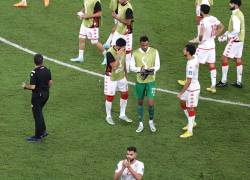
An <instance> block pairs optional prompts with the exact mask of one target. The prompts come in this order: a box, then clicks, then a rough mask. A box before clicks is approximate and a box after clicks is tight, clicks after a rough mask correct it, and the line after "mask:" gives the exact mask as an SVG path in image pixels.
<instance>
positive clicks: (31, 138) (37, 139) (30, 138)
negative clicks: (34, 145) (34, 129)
mask: <svg viewBox="0 0 250 180" xmlns="http://www.w3.org/2000/svg"><path fill="white" fill-rule="evenodd" d="M26 140H27V141H28V142H40V141H41V138H38V137H36V136H31V137H28V138H27V139H26Z"/></svg>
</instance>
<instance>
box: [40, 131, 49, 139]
mask: <svg viewBox="0 0 250 180" xmlns="http://www.w3.org/2000/svg"><path fill="white" fill-rule="evenodd" d="M48 135H49V133H48V132H47V131H44V133H43V134H42V135H41V136H40V137H41V138H45V137H46V136H48Z"/></svg>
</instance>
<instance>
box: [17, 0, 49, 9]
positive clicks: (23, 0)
mask: <svg viewBox="0 0 250 180" xmlns="http://www.w3.org/2000/svg"><path fill="white" fill-rule="evenodd" d="M13 6H15V7H19V8H22V7H27V6H28V4H27V1H26V0H21V1H20V2H19V3H16V4H14V5H13ZM44 6H45V7H48V6H49V0H44Z"/></svg>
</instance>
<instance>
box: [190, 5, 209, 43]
mask: <svg viewBox="0 0 250 180" xmlns="http://www.w3.org/2000/svg"><path fill="white" fill-rule="evenodd" d="M202 4H206V5H208V6H212V5H213V0H196V1H195V10H196V18H195V20H196V24H197V36H196V37H195V38H194V39H192V40H190V41H189V42H190V43H199V34H200V21H201V19H202V17H201V13H200V7H201V5H202Z"/></svg>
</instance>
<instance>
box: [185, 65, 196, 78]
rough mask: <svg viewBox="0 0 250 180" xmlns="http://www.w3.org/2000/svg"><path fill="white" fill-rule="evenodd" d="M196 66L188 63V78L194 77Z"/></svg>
mask: <svg viewBox="0 0 250 180" xmlns="http://www.w3.org/2000/svg"><path fill="white" fill-rule="evenodd" d="M193 74H194V66H193V65H192V64H188V65H187V72H186V78H193Z"/></svg>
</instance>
